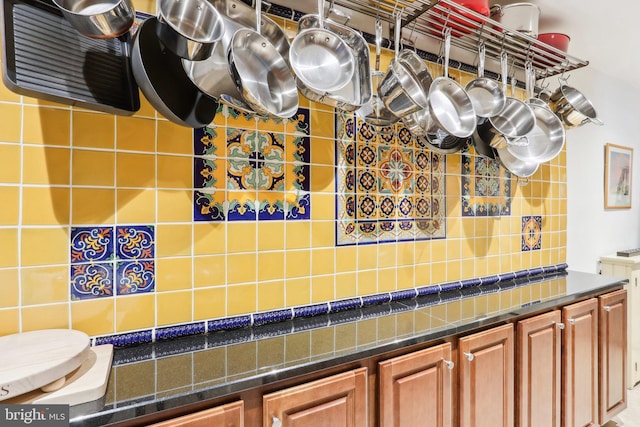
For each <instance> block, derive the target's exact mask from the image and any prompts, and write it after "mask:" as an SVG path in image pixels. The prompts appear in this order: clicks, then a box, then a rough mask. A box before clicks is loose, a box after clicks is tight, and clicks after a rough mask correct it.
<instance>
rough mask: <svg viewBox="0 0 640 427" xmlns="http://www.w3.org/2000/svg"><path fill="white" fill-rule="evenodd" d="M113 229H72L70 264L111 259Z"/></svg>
mask: <svg viewBox="0 0 640 427" xmlns="http://www.w3.org/2000/svg"><path fill="white" fill-rule="evenodd" d="M113 239H114V237H113V227H72V228H71V236H70V240H71V263H72V264H78V263H85V262H103V261H110V260H111V259H113Z"/></svg>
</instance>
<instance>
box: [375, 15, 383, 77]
mask: <svg viewBox="0 0 640 427" xmlns="http://www.w3.org/2000/svg"><path fill="white" fill-rule="evenodd" d="M381 45H382V21H380V18H378V19H376V71H380V50H381V49H380V47H381Z"/></svg>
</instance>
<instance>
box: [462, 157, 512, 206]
mask: <svg viewBox="0 0 640 427" xmlns="http://www.w3.org/2000/svg"><path fill="white" fill-rule="evenodd" d="M461 158H462V162H461V164H462V171H461V172H462V179H461V183H462V192H461V194H462V204H461V206H462V216H500V215H511V173H510V172H509V171H508V170H507V169H506V168H503V167H501V166H500V162H499V161H498V160H494V159H489V158H486V157H483V156H480V155H478V154H476V151H475V147H473V146H470V145H467V146H465V147H464V148H463V150H462V151H461Z"/></svg>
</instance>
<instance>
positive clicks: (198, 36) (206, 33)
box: [157, 0, 224, 61]
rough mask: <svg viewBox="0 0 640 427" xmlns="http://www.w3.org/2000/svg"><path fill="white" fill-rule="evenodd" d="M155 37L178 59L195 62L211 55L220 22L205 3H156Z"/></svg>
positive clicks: (195, 0)
mask: <svg viewBox="0 0 640 427" xmlns="http://www.w3.org/2000/svg"><path fill="white" fill-rule="evenodd" d="M157 32H158V38H159V39H160V41H161V42H162V44H163V45H165V46H166V47H167V48H168V49H170V50H171V51H172V52H173V53H175V54H176V55H178V56H180V57H181V58H186V59H190V60H192V61H199V60H203V59H207V58H208V57H210V56H211V54H212V53H213V50H214V49H215V47H216V44H217V43H218V42H219V41H220V39H221V38H222V36H223V34H224V22H223V20H222V17H221V16H220V13H219V12H218V11H217V9H216V8H215V6H214V5H213V4H212V3H210V2H209V1H208V0H159V1H158V26H157Z"/></svg>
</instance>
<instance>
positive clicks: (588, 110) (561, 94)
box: [549, 79, 603, 129]
mask: <svg viewBox="0 0 640 427" xmlns="http://www.w3.org/2000/svg"><path fill="white" fill-rule="evenodd" d="M566 83H567V81H566V80H565V79H560V86H559V87H558V88H557V89H556V90H555V91H554V92H553V93H552V94H551V98H550V100H549V105H550V106H551V110H552V111H553V112H554V113H556V115H557V116H558V117H559V118H560V120H562V123H563V124H564V127H565V128H567V129H572V128H575V127H578V126H582V125H584V124H586V123H594V124H596V125H602V124H603V123H602V121H600V120H599V119H598V114H597V113H596V110H595V108H594V107H593V104H592V103H591V101H589V99H587V97H586V96H584V94H583V93H582V92H580V91H579V90H577V89H576V88H573V87H571V86H567V84H566Z"/></svg>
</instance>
